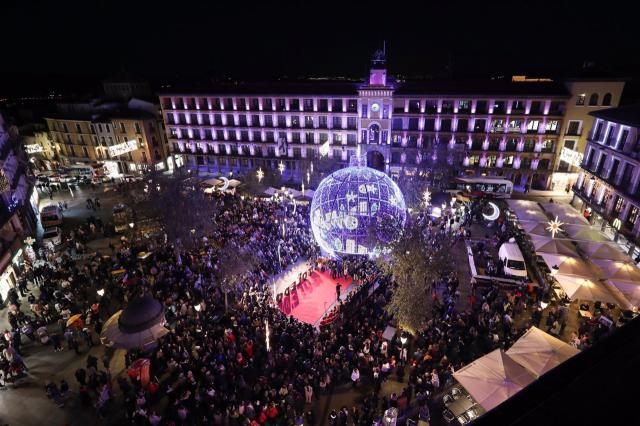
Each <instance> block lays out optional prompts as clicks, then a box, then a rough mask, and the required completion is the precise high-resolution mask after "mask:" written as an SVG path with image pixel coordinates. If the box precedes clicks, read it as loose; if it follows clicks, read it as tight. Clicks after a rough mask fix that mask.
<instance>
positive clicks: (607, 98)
mask: <svg viewBox="0 0 640 426" xmlns="http://www.w3.org/2000/svg"><path fill="white" fill-rule="evenodd" d="M602 106H611V93H605V95H604V97H603V98H602Z"/></svg>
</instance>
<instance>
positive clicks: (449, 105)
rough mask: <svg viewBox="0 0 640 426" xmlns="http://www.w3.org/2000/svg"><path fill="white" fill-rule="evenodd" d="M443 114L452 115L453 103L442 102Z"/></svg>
mask: <svg viewBox="0 0 640 426" xmlns="http://www.w3.org/2000/svg"><path fill="white" fill-rule="evenodd" d="M441 112H442V114H451V113H452V112H453V101H447V100H445V101H442V109H441Z"/></svg>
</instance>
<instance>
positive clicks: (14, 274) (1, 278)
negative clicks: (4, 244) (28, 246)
mask: <svg viewBox="0 0 640 426" xmlns="http://www.w3.org/2000/svg"><path fill="white" fill-rule="evenodd" d="M22 253H23V251H22V249H18V251H17V252H16V253H15V254H14V255H13V257H12V258H11V259H10V261H9V259H7V266H6V268H5V269H4V271H2V274H0V296H2V300H3V301H6V299H7V293H9V290H10V289H11V288H13V287H15V286H16V283H17V282H18V271H19V270H20V268H21V267H22V263H23V260H22ZM9 256H11V251H10V250H7V251H6V252H5V256H4V257H3V259H2V262H1V263H4V262H5V258H8V257H9Z"/></svg>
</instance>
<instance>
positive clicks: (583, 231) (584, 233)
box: [562, 225, 611, 242]
mask: <svg viewBox="0 0 640 426" xmlns="http://www.w3.org/2000/svg"><path fill="white" fill-rule="evenodd" d="M562 228H563V229H564V230H565V232H566V233H567V234H568V235H569V236H570V237H571V238H572V239H574V240H584V241H599V242H607V241H611V240H610V239H608V238H607V237H605V236H604V234H603V233H602V232H600V231H598V230H597V229H595V228H592V227H590V226H583V225H563V226H562Z"/></svg>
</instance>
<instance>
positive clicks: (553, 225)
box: [547, 216, 564, 238]
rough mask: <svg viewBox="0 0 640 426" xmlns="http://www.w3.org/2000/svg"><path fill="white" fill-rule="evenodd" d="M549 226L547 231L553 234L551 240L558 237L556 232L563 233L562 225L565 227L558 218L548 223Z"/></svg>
mask: <svg viewBox="0 0 640 426" xmlns="http://www.w3.org/2000/svg"><path fill="white" fill-rule="evenodd" d="M547 223H548V225H549V226H547V231H549V232H551V238H555V236H556V232H562V228H561V227H562V225H564V223H563V222H560V221H559V220H558V216H556V218H555V219H554V220H552V221H550V222H547Z"/></svg>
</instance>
